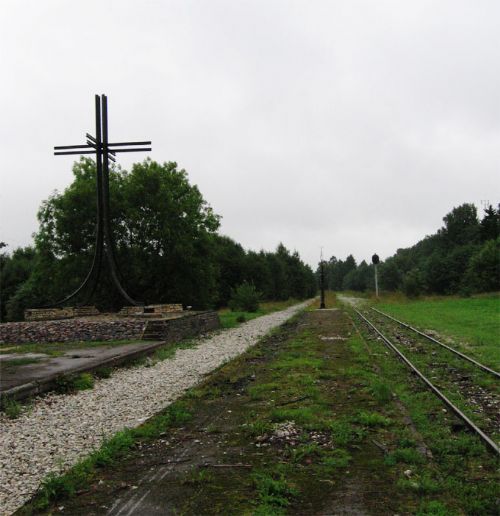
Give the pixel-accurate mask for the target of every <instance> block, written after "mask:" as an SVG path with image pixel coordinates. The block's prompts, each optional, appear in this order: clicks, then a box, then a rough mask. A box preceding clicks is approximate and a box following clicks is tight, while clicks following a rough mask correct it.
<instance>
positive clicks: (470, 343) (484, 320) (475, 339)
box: [376, 295, 500, 370]
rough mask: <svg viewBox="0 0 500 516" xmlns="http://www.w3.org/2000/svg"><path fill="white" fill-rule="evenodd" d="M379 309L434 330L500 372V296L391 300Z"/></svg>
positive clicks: (400, 298) (379, 304) (420, 327)
mask: <svg viewBox="0 0 500 516" xmlns="http://www.w3.org/2000/svg"><path fill="white" fill-rule="evenodd" d="M376 307H377V308H378V309H379V310H382V311H384V312H387V313H388V314H390V315H393V316H394V317H396V318H397V319H400V320H402V321H404V322H406V323H410V324H412V325H414V326H416V327H417V328H419V329H421V330H430V329H431V330H434V331H436V332H438V333H439V334H440V335H442V336H444V337H447V338H448V339H451V340H448V341H447V342H448V343H449V344H450V345H452V346H454V347H456V348H458V349H459V350H461V351H463V352H464V353H467V354H470V355H472V356H474V357H476V358H477V359H478V360H481V361H483V362H484V363H485V364H486V365H489V366H490V367H493V368H494V369H496V370H499V369H500V296H499V295H488V296H478V297H472V298H454V297H449V298H444V297H437V298H426V299H422V300H414V301H412V300H407V299H405V298H402V297H393V298H390V297H389V298H386V299H384V298H382V299H381V301H380V302H379V303H377V304H376Z"/></svg>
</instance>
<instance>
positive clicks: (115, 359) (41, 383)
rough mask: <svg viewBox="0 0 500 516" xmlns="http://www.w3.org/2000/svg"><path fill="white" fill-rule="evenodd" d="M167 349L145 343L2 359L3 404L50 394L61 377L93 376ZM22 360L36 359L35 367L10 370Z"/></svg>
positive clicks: (0, 384) (0, 395)
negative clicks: (106, 369)
mask: <svg viewBox="0 0 500 516" xmlns="http://www.w3.org/2000/svg"><path fill="white" fill-rule="evenodd" d="M164 345H167V344H166V342H165V341H147V342H146V341H142V342H140V341H139V342H134V343H131V344H124V345H122V346H106V345H103V346H99V347H92V348H82V349H72V350H69V351H67V352H65V353H64V355H61V356H58V357H53V356H50V355H45V354H43V353H36V356H35V354H32V353H27V354H26V353H15V354H14V353H13V354H9V355H7V354H4V355H1V360H0V401H3V400H4V399H5V398H10V399H16V400H21V399H24V398H27V397H30V396H35V395H37V394H41V393H43V392H47V391H49V390H51V389H53V388H54V387H55V384H56V380H57V379H58V378H60V377H61V376H68V375H73V374H79V373H83V372H91V371H95V370H96V369H99V368H100V367H113V366H118V365H120V364H123V363H125V362H129V361H131V360H134V359H136V358H140V357H143V356H147V355H150V354H152V353H153V352H154V351H155V350H156V349H157V348H159V347H161V346H164ZM19 358H21V359H22V358H36V359H38V361H37V362H35V363H31V364H24V365H17V366H13V367H8V365H7V364H8V362H9V361H11V360H16V359H19Z"/></svg>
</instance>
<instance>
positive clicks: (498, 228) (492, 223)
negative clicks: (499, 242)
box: [480, 204, 500, 242]
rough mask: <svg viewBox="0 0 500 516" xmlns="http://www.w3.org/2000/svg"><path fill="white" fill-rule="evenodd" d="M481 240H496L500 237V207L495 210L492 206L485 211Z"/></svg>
mask: <svg viewBox="0 0 500 516" xmlns="http://www.w3.org/2000/svg"><path fill="white" fill-rule="evenodd" d="M480 232H481V240H482V241H483V242H486V240H495V239H496V238H498V237H499V236H500V205H499V206H498V209H497V210H495V208H493V206H492V205H491V204H490V205H489V206H488V208H486V209H485V210H484V216H483V219H482V220H481V228H480Z"/></svg>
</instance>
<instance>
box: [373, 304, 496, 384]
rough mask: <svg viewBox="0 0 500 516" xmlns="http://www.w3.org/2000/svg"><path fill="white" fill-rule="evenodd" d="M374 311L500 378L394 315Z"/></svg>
mask: <svg viewBox="0 0 500 516" xmlns="http://www.w3.org/2000/svg"><path fill="white" fill-rule="evenodd" d="M372 310H374V311H375V312H377V313H378V314H380V315H383V316H384V317H387V318H388V319H391V320H393V321H394V322H397V323H398V324H400V325H401V326H404V327H405V328H408V329H409V330H411V331H414V332H415V333H418V334H419V335H420V336H422V337H425V338H426V339H428V340H430V341H431V342H434V344H439V345H440V346H442V347H443V348H446V349H447V350H448V351H451V352H452V353H455V355H458V356H459V357H460V358H463V359H464V360H467V361H469V362H471V363H472V364H474V365H476V366H477V367H479V368H481V369H482V370H483V371H486V372H487V373H490V374H492V375H494V376H496V377H497V378H500V373H498V372H497V371H495V370H494V369H491V368H489V367H488V366H485V365H484V364H481V363H480V362H478V361H477V360H474V359H473V358H471V357H469V356H467V355H464V353H461V352H460V351H458V350H456V349H454V348H452V347H450V346H447V345H446V344H443V343H442V342H439V340H437V339H435V338H434V337H431V336H430V335H427V334H426V333H424V332H423V331H420V330H417V328H414V327H413V326H410V325H409V324H406V323H404V322H403V321H399V320H398V319H396V318H395V317H392V315H389V314H386V313H384V312H382V311H380V310H377V309H376V308H373V307H372Z"/></svg>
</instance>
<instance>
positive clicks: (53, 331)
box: [0, 311, 220, 344]
mask: <svg viewBox="0 0 500 516" xmlns="http://www.w3.org/2000/svg"><path fill="white" fill-rule="evenodd" d="M157 321H158V322H161V325H160V326H161V330H160V335H159V337H160V339H161V340H168V341H175V340H182V339H184V338H189V337H193V336H195V335H199V334H200V333H204V332H207V331H211V330H215V329H217V328H219V327H220V321H219V316H218V314H217V312H214V311H207V312H186V313H185V314H183V315H182V316H180V317H177V318H175V319H158V320H157ZM150 322H152V321H144V320H141V319H133V318H120V319H117V320H106V319H97V318H96V320H92V319H90V318H89V319H64V320H57V321H29V322H28V321H26V322H10V323H2V324H0V343H2V344H3V343H9V344H10V343H12V344H21V343H25V342H77V341H97V340H104V341H105V340H139V339H141V338H142V335H143V331H144V329H145V325H146V323H150Z"/></svg>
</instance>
